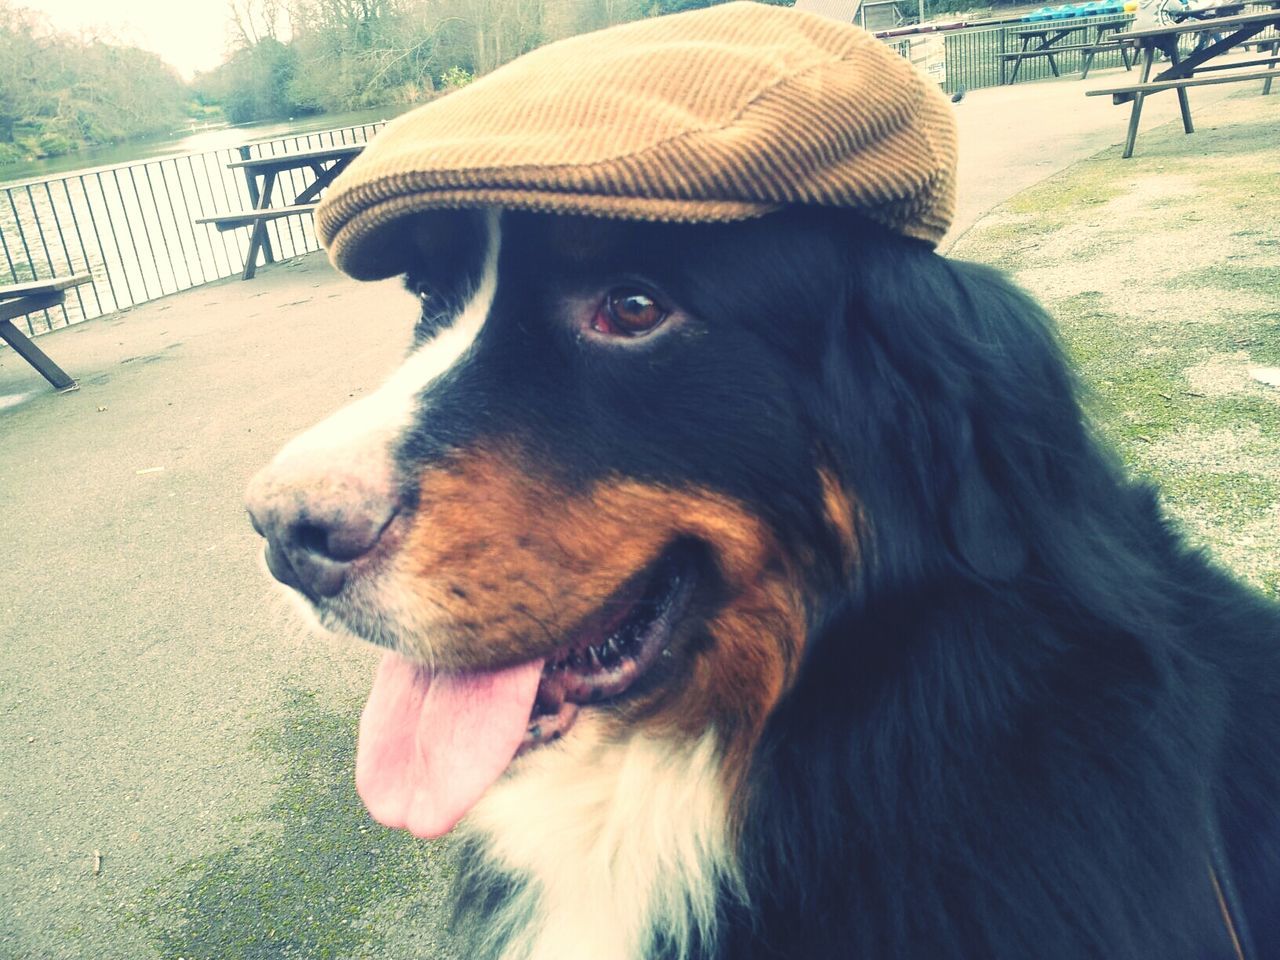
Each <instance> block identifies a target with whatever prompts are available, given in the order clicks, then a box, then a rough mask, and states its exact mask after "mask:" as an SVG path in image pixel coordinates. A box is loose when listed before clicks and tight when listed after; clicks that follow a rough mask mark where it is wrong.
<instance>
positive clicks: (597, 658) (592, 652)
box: [587, 647, 600, 669]
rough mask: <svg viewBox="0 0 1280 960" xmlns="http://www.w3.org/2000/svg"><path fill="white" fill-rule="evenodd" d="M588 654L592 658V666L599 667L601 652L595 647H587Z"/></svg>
mask: <svg viewBox="0 0 1280 960" xmlns="http://www.w3.org/2000/svg"><path fill="white" fill-rule="evenodd" d="M587 656H588V657H590V658H591V666H593V667H596V668H597V669H599V667H600V654H599V653H598V652H597V651H596V648H595V647H587Z"/></svg>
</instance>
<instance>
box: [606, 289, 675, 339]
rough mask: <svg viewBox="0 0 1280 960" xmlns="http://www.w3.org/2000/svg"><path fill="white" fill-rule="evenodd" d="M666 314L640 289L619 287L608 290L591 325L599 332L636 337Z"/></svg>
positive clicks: (644, 332) (656, 324)
mask: <svg viewBox="0 0 1280 960" xmlns="http://www.w3.org/2000/svg"><path fill="white" fill-rule="evenodd" d="M669 313H670V311H669V310H667V309H666V308H665V307H663V306H661V305H660V304H659V303H658V302H657V301H656V300H654V299H653V297H651V296H649V295H648V294H647V293H645V292H644V291H643V290H637V289H635V288H634V287H632V288H627V287H622V288H619V289H617V290H610V291H609V294H608V296H606V297H605V298H604V302H603V303H602V304H601V305H600V308H599V309H598V310H597V311H596V316H595V319H594V320H593V321H592V323H591V326H592V328H593V329H595V330H598V331H599V332H601V333H611V334H614V335H615V336H620V337H638V336H641V335H642V334H646V333H648V332H649V331H650V330H652V329H653V328H654V327H656V326H658V325H659V324H660V323H662V321H663V320H665V319H667V316H668V314H669Z"/></svg>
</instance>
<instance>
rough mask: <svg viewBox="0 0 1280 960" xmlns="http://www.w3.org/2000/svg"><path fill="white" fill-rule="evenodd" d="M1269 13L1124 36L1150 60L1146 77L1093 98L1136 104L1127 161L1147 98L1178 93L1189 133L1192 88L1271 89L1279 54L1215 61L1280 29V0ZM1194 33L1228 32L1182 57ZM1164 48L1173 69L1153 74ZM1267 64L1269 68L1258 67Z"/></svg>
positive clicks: (1144, 72) (1093, 94)
mask: <svg viewBox="0 0 1280 960" xmlns="http://www.w3.org/2000/svg"><path fill="white" fill-rule="evenodd" d="M1275 2H1276V4H1277V5H1276V6H1273V7H1272V9H1271V10H1270V11H1264V12H1261V13H1246V14H1241V15H1239V16H1227V17H1214V18H1212V19H1204V20H1184V21H1182V22H1181V23H1176V24H1170V25H1167V26H1163V27H1152V28H1150V29H1146V30H1134V31H1131V32H1129V33H1122V34H1119V35H1118V37H1119V38H1121V39H1130V40H1133V41H1135V42H1136V43H1137V44H1138V47H1139V49H1141V50H1142V51H1143V52H1144V54H1145V58H1144V61H1143V67H1142V78H1141V80H1140V81H1139V82H1138V83H1135V84H1128V85H1126V86H1120V87H1107V88H1105V89H1102V90H1089V91H1088V92H1087V93H1086V94H1085V95H1086V96H1089V97H1100V96H1110V97H1111V102H1112V103H1114V104H1123V103H1132V104H1133V107H1132V109H1131V110H1130V113H1129V130H1128V133H1127V135H1126V138H1125V146H1124V154H1123V156H1124V157H1125V158H1126V159H1127V158H1128V157H1131V156H1133V147H1134V143H1135V141H1136V140H1137V138H1138V123H1139V121H1140V119H1141V117H1142V103H1143V100H1144V99H1145V98H1146V97H1148V96H1151V95H1152V94H1156V93H1162V92H1164V91H1165V90H1173V91H1175V92H1176V93H1177V95H1178V106H1179V109H1180V111H1181V113H1182V128H1183V130H1185V131H1186V132H1187V133H1194V132H1195V126H1194V125H1193V124H1192V122H1191V105H1190V103H1189V101H1188V100H1187V88H1188V87H1200V86H1211V85H1217V84H1223V83H1244V82H1248V81H1256V80H1261V81H1263V90H1262V92H1263V94H1268V93H1270V92H1271V81H1272V80H1273V79H1275V77H1277V76H1280V74H1278V73H1277V72H1276V64H1277V63H1280V56H1276V55H1269V56H1265V57H1260V58H1255V59H1252V60H1242V61H1241V60H1237V61H1234V62H1231V63H1210V61H1211V60H1214V59H1215V58H1216V57H1220V56H1222V55H1223V54H1225V53H1227V52H1229V51H1231V50H1232V49H1235V48H1238V47H1242V46H1243V45H1244V44H1245V43H1247V42H1249V41H1250V40H1251V39H1252V38H1253V37H1255V36H1256V35H1257V34H1259V33H1261V32H1262V31H1263V30H1265V29H1267V27H1280V0H1275ZM1192 33H1215V34H1224V33H1225V34H1226V36H1224V37H1221V38H1220V39H1218V40H1217V41H1214V42H1212V43H1209V44H1208V45H1206V46H1204V47H1203V48H1202V49H1197V50H1196V51H1194V52H1193V53H1191V54H1189V55H1187V56H1186V57H1183V56H1182V55H1181V54H1180V53H1179V52H1178V40H1179V38H1181V37H1182V36H1184V35H1187V34H1192ZM1157 50H1159V51H1160V52H1162V53H1163V54H1164V55H1165V56H1167V57H1168V58H1169V63H1170V66H1169V68H1168V69H1166V70H1164V71H1162V72H1161V73H1159V74H1157V75H1156V76H1155V77H1154V78H1152V77H1151V66H1152V63H1153V62H1154V59H1155V53H1156V51H1157ZM1260 67H1265V69H1258V68H1260Z"/></svg>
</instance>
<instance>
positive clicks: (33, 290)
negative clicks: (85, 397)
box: [0, 273, 93, 391]
mask: <svg viewBox="0 0 1280 960" xmlns="http://www.w3.org/2000/svg"><path fill="white" fill-rule="evenodd" d="M92 280H93V277H91V276H90V275H89V274H87V273H77V274H74V275H73V276H66V277H50V278H49V279H48V280H33V281H31V282H29V283H15V284H10V285H8V286H3V287H0V339H3V340H4V341H5V342H6V343H8V344H9V346H11V347H13V351H14V353H16V354H17V355H18V356H20V357H22V359H23V360H25V361H27V363H29V364H31V366H33V367H35V368H36V370H38V371H39V372H40V375H41V376H43V377H44V378H45V379H46V380H48V381H49V382H50V383H51V384H53V385H54V386H55V387H56V388H57V389H59V390H63V391H66V390H75V389H76V388H77V387H78V386H79V384H77V383H76V381H75V380H74V379H73V378H71V377H69V376H68V375H67V373H66V371H64V370H63V369H62V368H61V367H60V366H58V365H57V364H56V363H54V362H53V361H52V360H50V359H49V357H48V355H47V354H46V353H45V352H44V351H43V350H41V349H40V348H39V347H37V346H36V345H35V344H34V343H32V342H31V340H30V338H29V337H28V336H27V335H26V334H25V333H23V332H22V331H21V330H19V329H18V328H17V327H16V326H14V324H13V321H14V320H16V319H17V318H18V317H25V316H26V315H27V314H29V313H35V312H36V311H37V310H48V309H49V308H50V307H56V306H58V304H60V303H65V302H66V300H67V291H68V290H70V289H71V288H72V287H78V286H80V284H82V283H89V282H90V281H92Z"/></svg>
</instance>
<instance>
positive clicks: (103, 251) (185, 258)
mask: <svg viewBox="0 0 1280 960" xmlns="http://www.w3.org/2000/svg"><path fill="white" fill-rule="evenodd" d="M1109 19H1114V17H1105V16H1104V17H1093V18H1081V19H1078V20H1070V21H1068V22H1069V23H1070V24H1071V25H1072V26H1086V27H1088V26H1092V25H1093V24H1096V23H1099V22H1102V21H1105V20H1109ZM1033 26H1035V25H1034V24H1030V23H1015V24H1007V25H1000V26H992V27H975V28H972V29H966V30H957V31H955V32H954V33H946V34H942V35H941V36H943V37H944V38H945V39H944V43H945V56H946V81H945V83H944V84H943V89H945V90H946V91H947V92H948V93H954V92H955V91H957V90H959V89H960V88H962V87H963V88H965V89H969V90H973V89H978V88H980V87H991V86H996V85H998V84H999V83H1001V82H1002V80H1003V79H1004V77H1005V72H1004V71H1003V70H1002V62H1001V60H1000V56H999V55H1000V54H1002V53H1012V52H1014V51H1016V50H1017V49H1018V47H1019V46H1020V45H1021V43H1020V40H1019V39H1018V37H1017V36H1016V34H1017V32H1018V31H1019V30H1027V29H1030V28H1032V27H1033ZM1272 35H1274V31H1270V30H1269V31H1267V32H1266V33H1264V34H1262V36H1272ZM933 36H934V37H936V36H938V34H934V35H933ZM887 42H888V44H889V45H890V47H891V48H892V49H894V50H896V51H897V52H898V53H900V54H902V55H903V56H906V57H910V56H911V38H910V37H907V36H895V37H891V38H889V39H888V41H887ZM1188 42H1189V43H1194V39H1189V41H1188ZM1055 59H1056V60H1057V62H1058V69H1059V70H1060V71H1061V72H1062V73H1063V74H1064V75H1066V74H1070V73H1073V72H1076V71H1079V70H1080V69H1081V68H1082V63H1083V57H1082V54H1081V52H1080V51H1078V50H1063V51H1062V52H1060V53H1058V54H1056V56H1055ZM1119 65H1120V54H1119V53H1118V52H1114V51H1107V52H1105V53H1100V54H1099V55H1098V56H1097V58H1096V60H1095V61H1094V66H1095V68H1096V69H1105V68H1107V67H1112V66H1119ZM1018 75H1019V78H1020V81H1021V80H1036V79H1040V78H1042V77H1046V76H1050V75H1051V70H1050V67H1049V65H1048V62H1047V58H1045V57H1036V58H1034V59H1030V60H1027V61H1025V62H1024V63H1023V65H1022V68H1021V69H1020V70H1019V74H1018ZM382 125H383V124H382V123H371V124H364V125H362V126H356V127H344V128H341V129H337V130H326V131H323V132H320V133H312V134H306V135H300V136H296V137H281V138H278V139H274V140H266V141H262V142H259V143H255V144H251V145H249V146H246V147H239V148H236V149H227V150H215V151H209V152H206V153H197V154H188V155H186V156H180V157H171V158H166V159H161V160H151V161H147V162H144V163H133V164H123V165H119V166H112V167H103V168H101V169H97V170H89V171H84V172H81V173H74V174H70V175H68V176H65V177H57V178H52V179H48V180H33V181H31V182H28V183H19V184H14V185H10V186H4V187H0V257H3V261H2V262H0V283H3V282H6V281H5V277H4V273H5V272H6V271H7V273H8V280H9V281H11V282H15V283H21V282H23V281H27V280H34V279H38V278H42V277H48V276H53V275H57V274H65V273H88V274H90V275H91V276H92V277H93V282H92V283H90V284H85V285H84V286H81V287H76V288H75V289H74V290H72V291H71V293H70V295H69V296H68V298H67V302H66V303H65V304H64V305H63V306H60V307H55V308H52V309H50V310H46V311H43V312H42V313H36V314H31V315H30V316H28V317H27V318H26V326H27V332H28V333H29V334H33V335H34V334H40V333H45V332H47V331H49V330H52V329H54V328H56V327H61V326H66V325H68V324H72V323H75V322H77V321H79V320H87V319H91V318H93V317H97V316H101V315H103V314H107V313H114V312H115V311H117V310H122V309H125V308H127V307H132V306H135V305H137V304H140V303H145V302H147V301H149V300H154V299H156V298H157V297H161V296H164V295H165V294H169V293H175V292H176V291H178V290H186V289H189V288H191V287H195V286H199V285H200V284H202V283H208V282H209V281H211V280H219V279H222V278H223V277H230V276H234V275H236V274H238V273H240V272H241V271H243V269H244V262H245V256H246V254H247V252H248V247H249V231H247V230H234V231H229V232H227V233H218V232H217V230H216V228H215V227H213V226H212V225H209V224H206V225H203V226H197V225H196V223H195V220H196V219H197V218H199V217H206V216H211V215H213V214H216V213H234V212H236V211H238V210H245V209H248V208H249V207H251V206H252V205H253V202H254V198H253V196H252V195H251V194H250V191H249V188H248V184H247V182H246V180H245V178H244V177H243V176H242V175H241V174H239V173H238V172H234V171H231V170H228V169H227V164H228V163H230V162H232V161H235V160H242V159H248V158H249V157H250V156H263V155H266V156H275V155H278V154H282V153H293V152H298V151H301V150H318V149H322V148H324V147H330V146H336V145H340V144H348V143H362V142H365V141H367V140H368V139H369V137H370V136H372V135H373V134H374V133H376V132H377V131H378V130H379V129H381V127H382ZM283 176H284V183H283V184H282V186H283V185H285V184H287V186H288V187H291V188H292V189H291V190H290V189H286V190H282V191H281V192H282V193H283V194H287V195H289V196H294V195H296V194H297V193H298V192H299V191H300V190H302V189H303V188H304V187H305V183H303V182H300V181H299V180H298V178H299V177H302V176H304V175H303V174H302V172H301V171H291V172H289V173H287V174H285V175H283ZM267 230H268V235H269V236H270V238H271V245H272V248H273V249H274V250H275V252H276V254H277V256H280V257H285V258H287V257H293V256H297V255H298V254H301V253H308V252H310V251H313V250H317V249H319V244H318V243H317V242H316V238H315V234H314V233H313V231H312V225H311V221H310V220H309V219H308V218H306V217H287V218H283V219H281V220H277V221H274V222H272V223H270V224H268V226H267Z"/></svg>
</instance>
